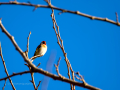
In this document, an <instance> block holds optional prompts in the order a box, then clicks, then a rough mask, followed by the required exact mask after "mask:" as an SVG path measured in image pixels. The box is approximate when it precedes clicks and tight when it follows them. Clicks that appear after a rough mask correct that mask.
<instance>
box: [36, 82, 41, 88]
mask: <svg viewBox="0 0 120 90" xmlns="http://www.w3.org/2000/svg"><path fill="white" fill-rule="evenodd" d="M40 83H41V81H39V84H38V85H37V88H36V89H38V87H39V86H40Z"/></svg>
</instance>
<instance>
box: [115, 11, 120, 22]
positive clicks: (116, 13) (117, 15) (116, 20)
mask: <svg viewBox="0 0 120 90" xmlns="http://www.w3.org/2000/svg"><path fill="white" fill-rule="evenodd" d="M115 14H116V21H117V23H119V20H118V14H117V12H115Z"/></svg>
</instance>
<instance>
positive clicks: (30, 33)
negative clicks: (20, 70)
mask: <svg viewBox="0 0 120 90" xmlns="http://www.w3.org/2000/svg"><path fill="white" fill-rule="evenodd" d="M30 34H31V31H30V33H29V35H28V37H27V50H26V51H25V53H26V56H27V57H28V52H29V38H30Z"/></svg>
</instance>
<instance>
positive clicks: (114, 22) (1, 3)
mask: <svg viewBox="0 0 120 90" xmlns="http://www.w3.org/2000/svg"><path fill="white" fill-rule="evenodd" d="M5 4H7V5H10V4H13V5H23V6H32V7H35V10H36V8H53V9H56V10H59V11H61V12H62V13H64V12H66V13H72V14H76V15H80V16H83V17H86V18H89V19H92V20H100V21H105V22H109V23H112V24H115V25H117V26H120V23H117V22H116V21H113V20H110V19H108V18H101V17H96V16H92V15H88V14H85V13H82V12H80V11H71V10H67V9H62V8H58V7H55V6H53V5H51V6H49V5H40V4H31V3H24V2H23V3H20V2H17V1H16V2H15V1H10V2H0V5H5ZM61 12H60V13H61Z"/></svg>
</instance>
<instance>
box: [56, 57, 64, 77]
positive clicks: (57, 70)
mask: <svg viewBox="0 0 120 90" xmlns="http://www.w3.org/2000/svg"><path fill="white" fill-rule="evenodd" d="M60 60H61V57H60V58H59V60H58V62H57V65H56V64H55V67H56V72H57V74H58V76H60V77H62V76H61V74H60V73H59V69H58V67H59V63H60Z"/></svg>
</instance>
